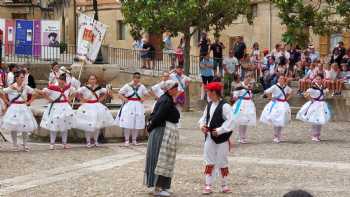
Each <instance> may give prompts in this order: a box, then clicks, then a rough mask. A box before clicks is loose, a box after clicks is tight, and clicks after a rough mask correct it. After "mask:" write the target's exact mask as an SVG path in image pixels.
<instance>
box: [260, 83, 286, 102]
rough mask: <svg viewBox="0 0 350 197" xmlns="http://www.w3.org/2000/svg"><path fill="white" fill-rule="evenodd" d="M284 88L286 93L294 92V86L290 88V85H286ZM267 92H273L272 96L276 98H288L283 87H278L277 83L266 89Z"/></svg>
mask: <svg viewBox="0 0 350 197" xmlns="http://www.w3.org/2000/svg"><path fill="white" fill-rule="evenodd" d="M278 85H279V84H278ZM280 87H281V86H280ZM283 90H284V93H285V94H286V95H288V94H291V93H292V88H290V87H289V86H286V87H284V88H283ZM265 94H272V98H274V99H287V98H285V96H284V95H283V93H282V91H281V89H280V88H279V87H277V85H273V86H271V87H270V88H269V89H267V90H265Z"/></svg>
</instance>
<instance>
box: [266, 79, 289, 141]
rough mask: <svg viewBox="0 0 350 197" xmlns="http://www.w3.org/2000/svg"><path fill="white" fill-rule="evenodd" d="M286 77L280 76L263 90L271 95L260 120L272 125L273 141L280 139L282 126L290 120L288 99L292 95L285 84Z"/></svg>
mask: <svg viewBox="0 0 350 197" xmlns="http://www.w3.org/2000/svg"><path fill="white" fill-rule="evenodd" d="M287 80H288V79H287V77H285V76H280V77H279V78H278V83H277V84H275V85H273V86H271V87H270V88H269V89H267V90H265V94H269V95H271V98H272V99H271V101H270V102H269V103H268V104H267V105H266V106H265V108H264V110H263V112H262V114H261V117H260V121H261V122H262V123H265V124H268V125H272V126H273V127H274V139H273V141H274V142H276V143H279V142H280V141H281V134H282V128H283V127H285V126H286V125H287V124H288V123H289V122H290V120H291V110H290V106H289V104H288V100H289V99H290V97H291V96H292V89H291V88H290V87H289V86H288V85H287Z"/></svg>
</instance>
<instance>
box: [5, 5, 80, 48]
mask: <svg viewBox="0 0 350 197" xmlns="http://www.w3.org/2000/svg"><path fill="white" fill-rule="evenodd" d="M75 7H76V6H75V1H74V0H0V18H4V19H42V20H44V19H47V20H58V21H61V35H62V36H61V41H62V42H65V43H67V44H72V45H73V44H75V42H76V41H75V38H76V31H75V30H76V25H75V23H76V18H75V11H76V10H75V9H74V8H75Z"/></svg>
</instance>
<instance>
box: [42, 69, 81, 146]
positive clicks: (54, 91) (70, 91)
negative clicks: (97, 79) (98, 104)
mask: <svg viewBox="0 0 350 197" xmlns="http://www.w3.org/2000/svg"><path fill="white" fill-rule="evenodd" d="M75 92H76V91H75V89H74V88H72V87H71V86H70V85H69V84H67V83H66V74H61V75H60V76H59V78H58V85H53V84H51V85H49V86H48V87H47V88H44V89H43V90H42V91H41V94H42V95H43V96H44V97H45V98H46V99H47V100H48V101H49V102H50V104H49V106H48V107H47V108H46V110H45V112H44V115H43V118H42V120H41V123H40V127H42V128H44V129H47V130H49V131H50V150H53V149H55V141H56V135H57V132H61V137H62V144H63V148H64V149H67V148H69V146H68V145H67V137H68V130H69V129H71V128H73V127H74V124H75V123H76V121H75V117H74V111H73V109H72V107H71V106H70V105H69V101H70V99H71V97H72V96H74V95H75Z"/></svg>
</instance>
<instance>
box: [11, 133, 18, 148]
mask: <svg viewBox="0 0 350 197" xmlns="http://www.w3.org/2000/svg"><path fill="white" fill-rule="evenodd" d="M11 138H12V143H13V146H17V131H11Z"/></svg>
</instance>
